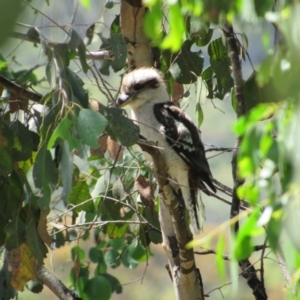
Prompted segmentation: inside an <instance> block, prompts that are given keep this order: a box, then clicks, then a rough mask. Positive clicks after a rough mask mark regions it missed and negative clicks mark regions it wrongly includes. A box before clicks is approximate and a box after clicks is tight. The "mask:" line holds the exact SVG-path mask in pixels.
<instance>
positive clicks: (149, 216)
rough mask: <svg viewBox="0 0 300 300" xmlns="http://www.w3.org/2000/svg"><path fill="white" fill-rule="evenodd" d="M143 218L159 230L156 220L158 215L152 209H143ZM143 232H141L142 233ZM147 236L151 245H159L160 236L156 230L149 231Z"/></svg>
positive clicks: (157, 220) (160, 241)
mask: <svg viewBox="0 0 300 300" xmlns="http://www.w3.org/2000/svg"><path fill="white" fill-rule="evenodd" d="M143 214H144V216H145V218H146V220H147V221H148V222H149V223H150V224H152V225H153V226H155V227H156V228H160V223H159V219H158V213H157V211H156V210H154V209H153V208H152V207H148V206H147V207H145V209H144V213H143ZM142 232H143V231H142ZM148 236H149V238H150V240H151V242H152V243H154V244H160V243H162V235H161V233H160V232H157V231H156V230H150V231H149V232H148Z"/></svg>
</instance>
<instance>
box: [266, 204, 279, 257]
mask: <svg viewBox="0 0 300 300" xmlns="http://www.w3.org/2000/svg"><path fill="white" fill-rule="evenodd" d="M278 213H279V211H278V210H277V215H278ZM279 215H280V213H279ZM275 216H276V211H275V212H273V215H272V218H271V219H270V221H269V223H268V225H267V228H266V231H267V237H268V242H269V245H270V247H271V249H272V250H273V251H276V250H277V249H278V246H279V244H280V240H279V238H280V235H281V231H282V222H281V220H280V218H276V217H275Z"/></svg>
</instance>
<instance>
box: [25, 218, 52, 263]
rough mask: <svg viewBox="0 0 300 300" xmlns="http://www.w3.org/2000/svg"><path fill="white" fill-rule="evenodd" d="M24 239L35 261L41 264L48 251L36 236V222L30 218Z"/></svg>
mask: <svg viewBox="0 0 300 300" xmlns="http://www.w3.org/2000/svg"><path fill="white" fill-rule="evenodd" d="M26 237H27V243H28V246H29V248H30V250H31V251H32V253H33V254H34V256H35V258H36V259H37V261H38V263H39V264H43V260H44V258H45V257H46V254H47V252H48V250H47V247H46V246H45V244H44V243H43V241H42V240H41V238H40V237H39V235H38V232H37V220H36V219H34V218H31V219H30V221H29V222H28V223H27V224H26Z"/></svg>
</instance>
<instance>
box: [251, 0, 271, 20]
mask: <svg viewBox="0 0 300 300" xmlns="http://www.w3.org/2000/svg"><path fill="white" fill-rule="evenodd" d="M254 7H255V11H256V13H257V15H258V16H259V17H264V16H265V13H266V12H267V11H270V10H272V7H273V1H272V0H265V1H260V0H254Z"/></svg>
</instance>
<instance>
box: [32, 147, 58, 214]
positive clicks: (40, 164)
mask: <svg viewBox="0 0 300 300" xmlns="http://www.w3.org/2000/svg"><path fill="white" fill-rule="evenodd" d="M32 175H33V181H34V184H35V187H36V188H38V189H40V190H41V192H40V199H39V207H40V208H41V210H44V209H47V208H48V207H49V204H50V199H51V188H50V185H51V184H52V185H53V186H54V185H55V184H56V183H57V181H58V178H57V170H56V167H55V164H54V162H53V160H52V156H51V153H50V151H49V150H47V148H46V143H43V144H42V145H41V147H40V149H39V151H38V152H37V155H36V159H35V162H34V165H33V170H32Z"/></svg>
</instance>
